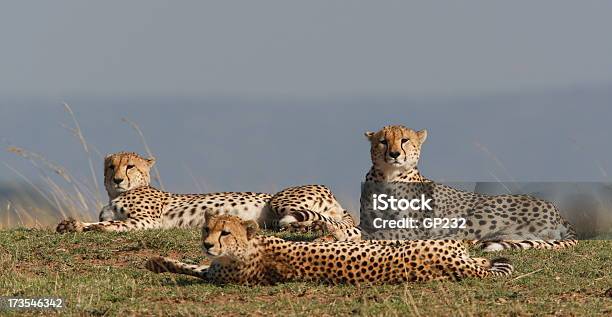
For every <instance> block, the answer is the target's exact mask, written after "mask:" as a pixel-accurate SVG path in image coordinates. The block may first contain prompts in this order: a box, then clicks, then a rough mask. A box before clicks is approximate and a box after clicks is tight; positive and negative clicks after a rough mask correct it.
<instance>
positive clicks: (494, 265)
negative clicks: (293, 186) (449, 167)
mask: <svg viewBox="0 0 612 317" xmlns="http://www.w3.org/2000/svg"><path fill="white" fill-rule="evenodd" d="M257 230H258V226H257V223H255V222H254V221H245V220H242V219H240V218H238V217H235V216H229V215H220V216H210V217H208V219H207V220H206V225H205V226H204V227H203V229H202V242H203V243H202V247H203V250H204V252H205V253H206V254H207V255H208V256H210V257H211V260H212V263H211V264H210V265H202V266H198V265H190V264H185V263H182V262H179V261H176V260H173V259H169V258H163V257H157V258H153V259H150V260H149V261H147V263H146V264H145V267H146V268H147V269H148V270H150V271H152V272H155V273H162V272H170V273H178V274H186V275H191V276H196V277H199V278H201V279H204V280H206V281H207V282H210V283H215V284H228V283H231V284H275V283H279V282H288V281H315V282H324V283H330V284H340V283H346V284H383V283H384V284H391V283H402V282H408V281H431V280H446V279H451V280H460V279H462V278H466V277H477V278H484V277H490V276H509V275H511V274H512V271H513V267H512V265H511V264H510V263H508V262H507V260H505V259H496V260H492V261H489V260H487V259H484V258H471V257H470V256H469V254H468V252H467V250H466V249H465V247H464V246H463V245H462V244H461V243H459V242H456V241H449V240H444V241H443V240H439V241H433V240H428V241H409V242H405V241H402V242H399V243H396V242H391V241H387V242H381V241H378V242H368V241H359V242H348V241H347V242H291V241H285V240H283V239H280V238H276V237H265V236H261V235H257Z"/></svg>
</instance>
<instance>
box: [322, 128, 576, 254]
mask: <svg viewBox="0 0 612 317" xmlns="http://www.w3.org/2000/svg"><path fill="white" fill-rule="evenodd" d="M365 135H366V137H367V138H368V140H369V141H370V145H371V151H370V154H371V160H372V167H371V169H370V171H369V172H368V173H367V175H366V183H365V184H386V185H385V186H388V187H389V188H391V189H392V191H395V193H396V194H397V196H402V194H406V193H409V194H410V193H412V194H414V193H415V192H418V191H422V192H427V191H429V193H431V194H432V196H430V197H433V201H434V204H435V207H434V211H433V212H434V215H433V217H440V218H442V217H444V218H453V217H457V218H460V217H465V219H466V223H465V224H466V228H465V229H460V230H457V231H453V232H451V231H450V230H446V231H445V230H439V231H437V232H433V231H432V232H428V234H432V233H435V234H437V237H438V238H441V239H449V237H452V239H459V240H470V241H471V242H472V243H478V244H480V246H481V247H482V248H483V249H484V250H485V251H497V250H502V249H529V248H536V249H560V248H565V247H570V246H573V245H575V244H576V243H577V241H576V240H575V239H576V234H575V231H574V229H573V228H572V226H571V225H570V224H569V223H568V222H567V221H566V220H565V219H564V218H563V217H562V216H561V215H560V214H559V212H558V211H557V209H556V207H555V206H554V205H553V204H552V203H550V202H548V201H545V200H541V199H537V198H534V197H531V196H528V195H498V196H487V195H483V194H477V193H473V192H466V191H461V190H458V189H455V188H452V187H449V186H446V185H442V184H438V183H435V182H433V181H431V180H429V179H427V178H425V177H423V176H422V175H421V174H420V173H419V170H418V168H417V163H418V161H419V157H420V154H421V146H422V144H423V143H424V142H425V139H426V138H427V131H426V130H422V131H418V132H417V131H414V130H412V129H409V128H406V127H404V126H386V127H384V128H383V129H381V130H380V131H378V132H367V133H366V134H365ZM364 188H365V187H364ZM371 194H372V193H370V192H367V191H366V192H364V193H362V200H361V207H362V210H361V212H362V213H364V209H365V210H366V211H367V214H366V216H368V217H370V219H374V218H376V217H381V216H382V217H384V215H382V214H381V212H376V211H374V212H372V210H373V208H372V204H373V203H372V201H371V199H370V197H371V196H372V195H371ZM402 213H403V214H400V215H401V216H402V217H409V218H418V217H423V214H422V213H421V214H415V212H414V211H405V212H404V211H402ZM363 216H364V215H363V214H362V217H363ZM368 223H369V225H370V226H371V225H372V224H371V222H369V221H368ZM367 225H368V224H367V223H365V224H364V223H362V224H360V226H361V228H351V229H338V230H335V232H334V236H335V237H336V238H337V239H339V240H358V239H360V237H361V234H362V229H364V230H366V231H367V229H368V228H367ZM332 230H333V228H332ZM364 233H365V232H364ZM422 233H424V232H422V231H421V232H419V229H407V230H406V229H403V230H402V229H397V230H392V231H387V232H377V234H381V235H382V236H383V238H385V239H415V236H416V239H434V238H436V235H434V236H431V235H429V236H428V237H426V238H424V237H423V235H419V234H422Z"/></svg>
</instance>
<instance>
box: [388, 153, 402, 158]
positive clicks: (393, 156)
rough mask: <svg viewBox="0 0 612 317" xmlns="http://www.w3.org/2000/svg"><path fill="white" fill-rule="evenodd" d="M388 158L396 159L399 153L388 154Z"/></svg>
mask: <svg viewBox="0 0 612 317" xmlns="http://www.w3.org/2000/svg"><path fill="white" fill-rule="evenodd" d="M389 156H391V157H392V158H397V157H398V156H400V152H389Z"/></svg>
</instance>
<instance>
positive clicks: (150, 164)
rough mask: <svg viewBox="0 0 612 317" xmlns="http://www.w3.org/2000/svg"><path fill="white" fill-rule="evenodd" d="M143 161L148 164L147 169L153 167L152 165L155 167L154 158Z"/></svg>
mask: <svg viewBox="0 0 612 317" xmlns="http://www.w3.org/2000/svg"><path fill="white" fill-rule="evenodd" d="M145 161H147V164H149V167H153V165H155V158H154V157H150V158H148V159H145Z"/></svg>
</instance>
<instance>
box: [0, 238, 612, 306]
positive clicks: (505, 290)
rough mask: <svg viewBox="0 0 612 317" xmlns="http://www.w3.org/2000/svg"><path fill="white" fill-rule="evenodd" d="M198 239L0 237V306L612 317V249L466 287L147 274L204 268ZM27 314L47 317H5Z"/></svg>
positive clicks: (531, 264)
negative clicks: (253, 281) (159, 261)
mask: <svg viewBox="0 0 612 317" xmlns="http://www.w3.org/2000/svg"><path fill="white" fill-rule="evenodd" d="M199 236H200V234H199V232H198V231H196V230H167V231H161V230H152V231H141V232H133V233H95V232H90V233H79V234H66V235H58V234H54V233H52V232H51V231H47V230H25V229H18V230H9V231H0V296H17V297H40V296H59V297H63V298H65V300H66V305H67V308H65V309H64V310H62V311H61V312H62V313H70V314H78V315H81V314H87V315H100V316H101V315H118V316H124V315H127V314H136V315H228V316H233V315H244V314H249V315H252V314H254V315H270V314H272V315H304V316H307V315H308V316H312V315H350V314H358V315H381V314H383V315H400V316H405V315H414V316H431V315H448V316H461V315H463V316H472V315H490V316H499V315H517V316H522V315H562V316H566V315H570V316H571V315H575V316H589V315H612V298H610V297H607V296H606V295H605V292H606V290H607V289H609V288H610V287H612V268H611V263H612V242H609V241H585V242H581V243H579V245H578V246H577V247H575V248H572V249H569V250H563V251H536V250H528V251H522V252H515V251H509V252H503V253H499V254H496V255H495V256H505V257H508V258H510V259H511V260H512V262H513V263H514V265H515V267H516V271H515V274H514V276H513V277H511V278H503V279H486V280H475V279H467V280H464V281H461V282H458V283H453V282H433V283H420V284H404V285H384V286H375V287H373V286H361V287H358V286H357V287H355V286H327V285H320V284H312V283H288V284H281V285H276V286H266V287H246V286H238V285H232V286H223V287H222V286H214V285H209V284H205V283H203V282H201V281H200V280H198V279H195V278H191V277H183V276H175V275H170V274H159V275H158V274H153V273H150V272H148V271H146V270H145V269H143V264H144V262H145V261H146V259H147V258H149V257H151V256H156V255H164V256H171V257H174V258H177V259H181V260H183V261H187V262H192V263H197V262H200V261H203V260H205V259H204V257H203V256H202V254H201V252H200V246H199ZM285 237H286V238H302V237H296V236H285ZM306 238H308V237H306ZM485 256H487V257H489V255H485ZM528 273H532V274H528ZM525 274H528V275H525ZM517 277H518V279H517ZM24 312H25V313H29V314H45V315H46V314H48V311H42V312H41V311H4V312H0V315H2V314H8V315H11V314H14V315H17V314H22V313H24Z"/></svg>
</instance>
